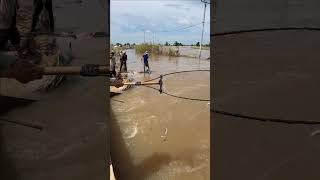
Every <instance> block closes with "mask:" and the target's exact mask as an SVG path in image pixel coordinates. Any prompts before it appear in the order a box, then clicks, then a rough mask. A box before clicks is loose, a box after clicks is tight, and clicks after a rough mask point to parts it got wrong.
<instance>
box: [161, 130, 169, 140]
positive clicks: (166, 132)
mask: <svg viewBox="0 0 320 180" xmlns="http://www.w3.org/2000/svg"><path fill="white" fill-rule="evenodd" d="M167 134H168V128H166V129H165V130H164V134H163V135H161V138H163V141H166V140H167Z"/></svg>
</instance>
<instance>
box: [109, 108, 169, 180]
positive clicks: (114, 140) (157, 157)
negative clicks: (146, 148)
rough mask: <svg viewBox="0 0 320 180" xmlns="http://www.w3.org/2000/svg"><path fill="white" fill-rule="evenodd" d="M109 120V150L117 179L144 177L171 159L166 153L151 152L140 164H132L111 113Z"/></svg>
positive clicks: (126, 179)
mask: <svg viewBox="0 0 320 180" xmlns="http://www.w3.org/2000/svg"><path fill="white" fill-rule="evenodd" d="M110 113H111V121H110V152H111V159H112V163H113V168H114V173H115V176H116V178H117V179H121V180H131V179H141V180H143V179H145V178H147V177H148V176H150V175H151V174H153V173H155V172H157V171H158V170H160V168H161V167H162V166H163V165H166V164H168V163H169V162H170V161H171V159H172V158H171V156H169V155H168V154H167V153H161V152H159V153H153V154H152V155H151V156H149V157H147V158H146V159H145V160H144V161H143V162H141V163H140V164H133V162H132V158H131V156H130V152H129V150H128V149H127V146H126V144H125V141H124V139H123V137H122V133H121V130H120V126H119V124H118V122H117V120H116V118H115V116H114V114H113V112H112V111H110Z"/></svg>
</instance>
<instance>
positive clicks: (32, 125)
mask: <svg viewBox="0 0 320 180" xmlns="http://www.w3.org/2000/svg"><path fill="white" fill-rule="evenodd" d="M0 121H2V122H6V123H11V124H14V125H18V126H24V127H28V128H32V129H37V130H40V131H41V130H42V129H43V127H42V126H39V125H35V124H30V123H23V122H17V121H11V120H8V119H4V118H0Z"/></svg>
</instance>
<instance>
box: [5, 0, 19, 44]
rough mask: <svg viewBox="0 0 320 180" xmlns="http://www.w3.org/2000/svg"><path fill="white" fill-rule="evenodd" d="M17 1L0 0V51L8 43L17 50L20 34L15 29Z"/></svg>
mask: <svg viewBox="0 0 320 180" xmlns="http://www.w3.org/2000/svg"><path fill="white" fill-rule="evenodd" d="M18 8H19V5H18V1H17V0H0V16H1V17H0V49H5V48H6V47H7V43H8V41H10V42H11V44H12V45H13V46H14V47H15V48H17V49H19V45H20V40H21V37H20V33H19V31H18V29H17V21H16V17H17V9H18Z"/></svg>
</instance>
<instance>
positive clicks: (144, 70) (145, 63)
mask: <svg viewBox="0 0 320 180" xmlns="http://www.w3.org/2000/svg"><path fill="white" fill-rule="evenodd" d="M142 59H143V64H144V65H143V72H144V73H146V67H147V68H148V70H147V71H148V73H149V74H150V73H151V71H150V67H149V61H148V59H149V54H148V51H146V52H145V53H144V54H143V56H142Z"/></svg>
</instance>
